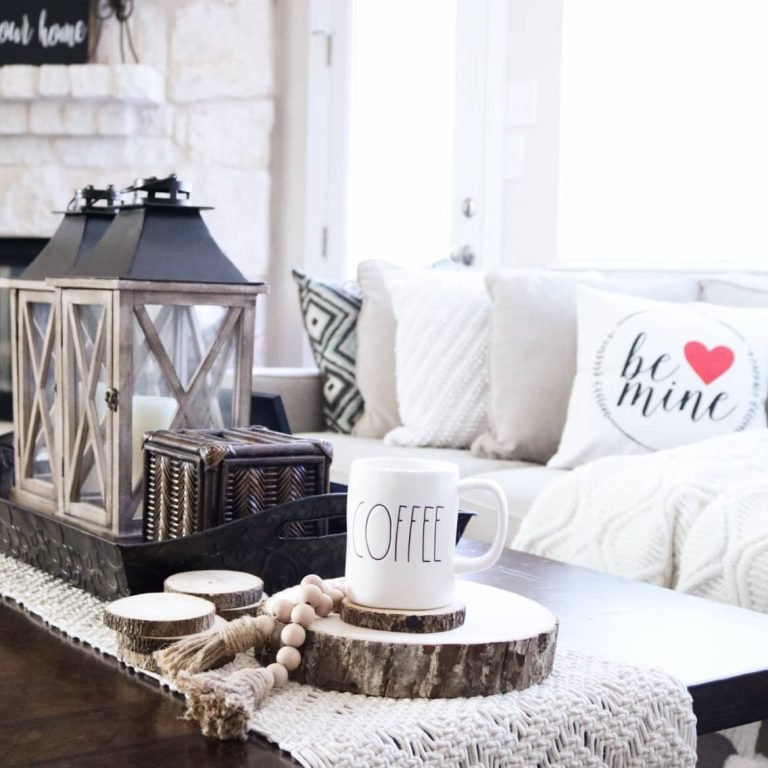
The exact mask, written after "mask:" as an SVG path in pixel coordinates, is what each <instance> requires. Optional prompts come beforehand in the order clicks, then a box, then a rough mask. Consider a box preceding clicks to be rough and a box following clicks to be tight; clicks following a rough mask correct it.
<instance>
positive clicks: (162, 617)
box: [104, 592, 216, 637]
mask: <svg viewBox="0 0 768 768" xmlns="http://www.w3.org/2000/svg"><path fill="white" fill-rule="evenodd" d="M215 615H216V607H215V606H214V604H213V603H211V602H209V601H208V600H203V599H202V598H199V597H192V596H190V595H178V594H175V593H173V592H147V593H145V594H143V595H131V597H123V598H121V599H120V600H115V601H114V602H113V603H110V604H109V605H108V606H107V607H106V608H105V609H104V624H105V625H106V626H107V627H109V628H110V629H114V630H115V631H117V632H119V633H120V634H123V635H130V636H131V637H179V636H181V635H193V634H195V633H197V632H203V631H204V630H206V629H210V628H211V627H212V626H213V620H214V617H215Z"/></svg>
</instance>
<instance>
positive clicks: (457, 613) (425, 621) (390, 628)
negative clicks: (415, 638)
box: [339, 599, 466, 634]
mask: <svg viewBox="0 0 768 768" xmlns="http://www.w3.org/2000/svg"><path fill="white" fill-rule="evenodd" d="M339 615H340V616H341V620H342V621H343V622H344V623H345V624H352V626H355V627H364V628H365V629H378V630H381V631H382V632H413V633H416V634H423V633H432V632H447V631H448V630H451V629H456V628H457V627H460V626H461V625H462V624H463V623H464V618H465V616H466V609H465V607H464V604H463V603H459V602H453V603H452V604H451V605H447V606H445V607H444V608H434V609H432V610H430V611H395V610H390V609H386V608H369V607H368V606H365V605H359V604H358V603H353V602H352V601H351V600H346V599H345V600H344V601H343V602H342V604H341V609H340V611H339Z"/></svg>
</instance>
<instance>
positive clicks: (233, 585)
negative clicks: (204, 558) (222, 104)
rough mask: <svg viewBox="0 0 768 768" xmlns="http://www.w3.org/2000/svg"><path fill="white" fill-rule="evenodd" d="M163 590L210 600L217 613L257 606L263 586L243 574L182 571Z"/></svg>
mask: <svg viewBox="0 0 768 768" xmlns="http://www.w3.org/2000/svg"><path fill="white" fill-rule="evenodd" d="M163 589H164V590H165V591H166V592H178V593H180V594H184V595H194V596H195V597H202V598H203V599H205V600H210V601H211V602H212V603H213V604H214V605H215V606H216V611H217V612H218V611H222V610H227V611H229V610H232V609H234V608H243V607H244V606H249V605H254V604H255V603H258V602H259V600H261V597H262V595H263V594H264V582H263V581H262V580H261V579H260V578H259V577H258V576H254V575H253V574H250V573H244V572H243V571H185V572H183V573H174V574H173V575H172V576H169V577H168V578H167V579H166V580H165V582H163Z"/></svg>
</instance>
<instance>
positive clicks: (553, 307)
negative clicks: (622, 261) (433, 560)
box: [472, 269, 699, 464]
mask: <svg viewBox="0 0 768 768" xmlns="http://www.w3.org/2000/svg"><path fill="white" fill-rule="evenodd" d="M580 284H585V285H591V286H593V287H597V288H603V289H605V290H615V291H621V292H622V293H627V294H631V295H636V296H648V297H651V298H657V299H665V300H670V301H695V300H696V299H697V298H698V294H699V286H698V282H697V281H696V279H694V278H693V277H688V276H674V275H672V276H659V275H649V276H645V277H644V276H628V275H627V276H625V275H615V274H614V275H603V274H600V273H598V272H575V273H570V272H555V271H542V270H509V269H497V270H494V271H492V272H491V273H489V275H488V280H487V285H488V290H489V293H490V296H491V300H492V309H491V333H490V352H489V360H490V390H489V399H488V420H489V428H488V430H487V431H486V432H485V433H484V434H482V435H481V436H480V437H479V438H478V439H477V440H476V441H475V443H474V445H473V446H472V450H473V452H474V453H476V454H477V455H479V456H490V457H496V458H507V459H522V460H525V461H535V462H538V463H542V464H543V463H546V462H547V461H548V460H549V459H550V458H551V457H552V455H553V454H554V453H555V451H556V450H557V446H558V444H559V442H560V436H561V434H562V431H563V426H564V425H565V418H566V413H567V410H568V398H569V395H570V392H571V385H572V383H573V377H574V376H575V374H576V288H577V286H578V285H580Z"/></svg>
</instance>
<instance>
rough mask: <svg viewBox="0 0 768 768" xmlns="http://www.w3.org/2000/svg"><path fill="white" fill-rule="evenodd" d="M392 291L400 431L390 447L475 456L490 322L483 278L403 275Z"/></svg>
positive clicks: (392, 276) (391, 279) (389, 438)
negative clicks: (453, 451)
mask: <svg viewBox="0 0 768 768" xmlns="http://www.w3.org/2000/svg"><path fill="white" fill-rule="evenodd" d="M386 282H387V287H388V288H389V292H390V296H391V297H392V306H393V308H394V311H395V319H396V321H397V331H396V335H395V377H396V381H397V401H398V404H399V408H400V421H401V426H399V427H396V428H395V429H393V430H392V431H391V432H389V433H387V435H386V436H385V437H384V442H385V443H387V444H388V445H413V446H417V445H418V446H433V447H437V448H468V447H469V446H470V445H471V443H472V441H473V440H474V439H475V438H476V437H477V436H478V435H479V434H480V433H481V432H482V431H483V430H484V429H485V427H486V424H487V421H486V416H485V401H486V397H487V391H488V315H489V311H490V301H489V299H488V294H487V292H486V289H485V277H484V275H483V274H481V273H479V272H464V271H462V272H459V271H447V270H420V271H405V270H396V271H392V272H390V273H388V274H387V276H386Z"/></svg>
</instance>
